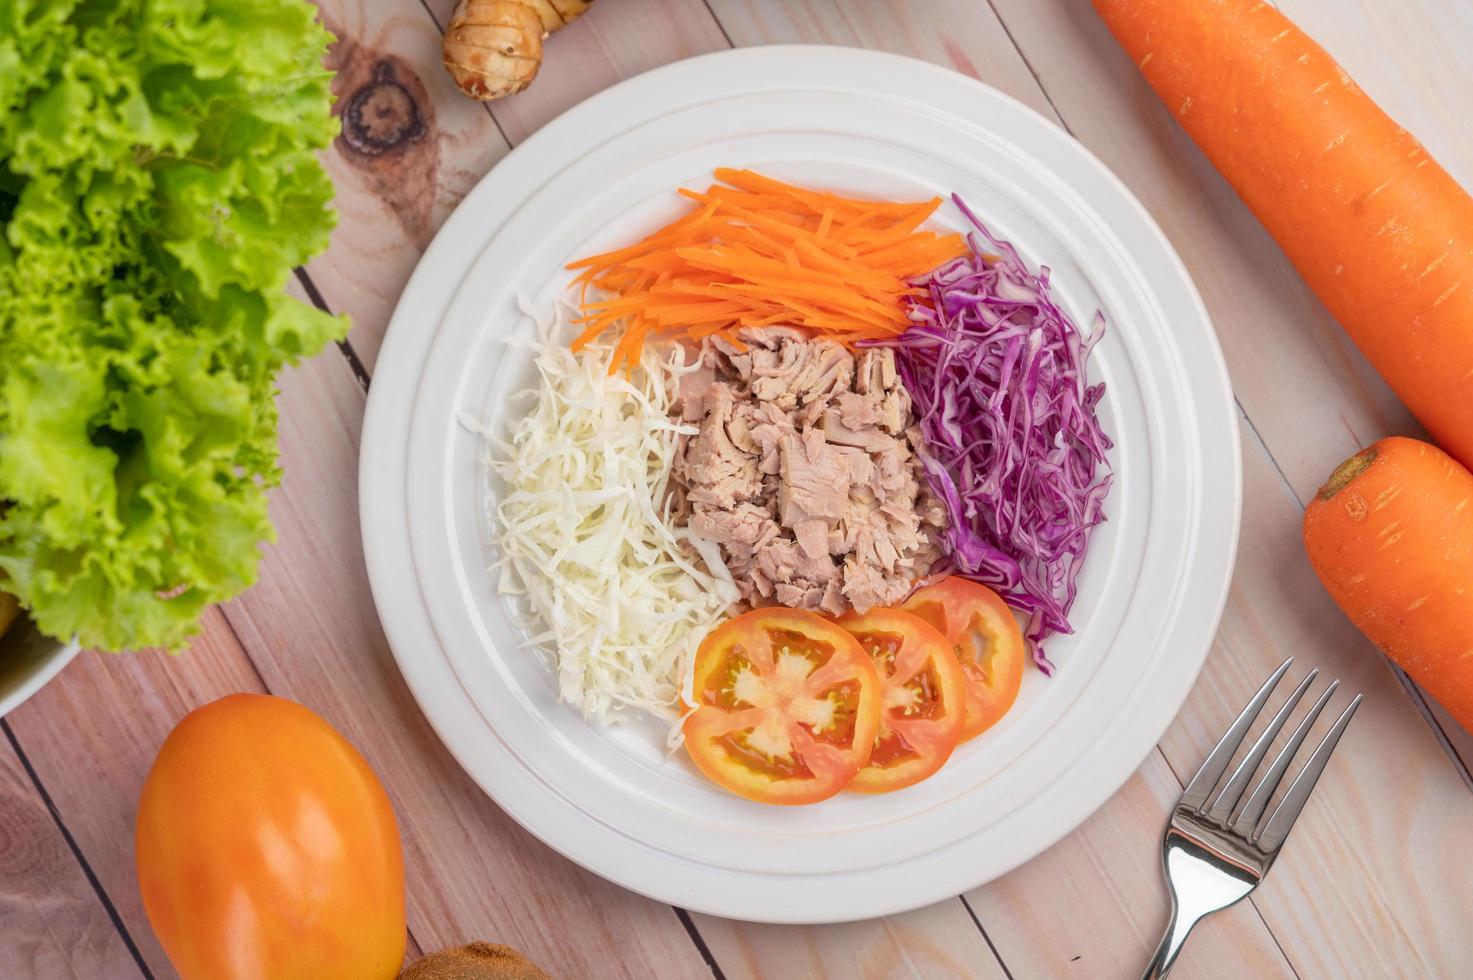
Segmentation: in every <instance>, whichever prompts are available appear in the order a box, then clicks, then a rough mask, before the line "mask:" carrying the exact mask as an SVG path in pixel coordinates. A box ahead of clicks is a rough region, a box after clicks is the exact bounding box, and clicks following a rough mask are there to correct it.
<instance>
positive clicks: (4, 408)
mask: <svg viewBox="0 0 1473 980" xmlns="http://www.w3.org/2000/svg"><path fill="white" fill-rule="evenodd" d="M330 40H331V38H330V36H329V35H328V34H327V32H326V31H325V30H323V29H322V27H321V26H319V25H318V24H317V23H316V21H315V19H314V11H313V8H312V7H311V6H310V5H309V4H307V3H306V2H304V0H208V2H199V0H80V2H79V0H5V2H3V3H0V582H3V583H4V588H5V590H6V591H8V592H11V593H13V594H15V595H16V596H17V597H18V598H19V599H20V600H21V602H22V603H23V604H24V605H25V606H26V607H27V608H28V609H29V610H30V615H31V618H32V619H33V620H34V621H35V622H36V623H37V625H38V626H39V627H40V628H41V629H42V630H43V631H44V632H46V633H48V634H50V635H52V636H56V637H72V636H76V637H78V638H79V639H80V640H81V641H82V642H83V643H84V644H86V645H89V646H98V647H103V648H106V649H129V648H138V647H145V646H164V647H169V648H177V647H179V646H181V645H182V644H183V643H184V641H185V640H186V638H187V637H188V636H189V635H191V634H192V633H194V632H196V631H197V629H198V625H197V622H198V617H199V614H200V612H201V611H202V610H203V609H204V607H205V606H207V605H209V604H211V603H214V602H218V601H221V600H224V599H228V598H230V597H232V596H234V595H237V594H238V593H240V592H241V591H242V590H244V589H245V588H246V587H248V586H249V585H250V584H251V583H252V582H253V581H254V579H255V576H256V567H257V564H258V562H259V558H260V544H261V542H263V541H267V540H270V539H271V537H272V530H271V524H270V521H269V519H268V516H267V511H266V491H267V490H268V488H270V487H271V486H273V485H275V484H276V483H277V482H278V480H279V471H278V469H277V463H276V459H277V453H276V410H275V405H274V400H273V399H274V395H275V381H274V379H275V376H276V374H277V372H278V370H280V368H281V367H282V366H283V365H284V364H286V363H290V362H293V361H295V360H296V359H298V358H300V357H303V356H307V355H310V354H312V353H314V352H316V351H317V350H318V349H319V348H321V347H322V346H323V345H324V344H325V343H327V342H328V341H329V340H332V339H334V338H336V337H339V336H341V335H342V333H343V330H344V328H345V326H346V324H345V322H344V321H342V320H341V319H338V318H334V317H330V316H327V315H326V314H323V313H321V312H319V311H317V310H315V309H312V308H310V307H307V306H304V305H303V304H301V303H298V302H296V301H295V300H292V299H290V298H288V297H287V296H286V295H285V292H284V289H285V286H286V282H287V279H288V277H289V276H290V275H291V270H292V268H293V267H294V266H297V265H300V264H301V263H303V262H305V261H306V260H307V259H308V258H310V257H311V256H312V255H314V254H316V253H318V252H320V251H322V250H323V249H324V248H325V247H326V245H327V236H328V232H329V230H330V229H331V227H332V225H333V221H334V217H333V214H332V211H331V210H330V208H329V201H330V199H331V197H332V186H331V183H330V182H329V180H328V178H327V175H326V174H325V173H324V171H323V169H322V166H321V165H320V163H319V162H318V160H317V154H318V152H319V151H321V150H322V149H324V148H325V147H326V146H327V145H328V143H329V142H330V141H331V140H332V138H333V136H334V135H335V134H336V132H337V123H336V120H334V119H333V117H332V116H331V114H330V105H331V95H330V91H329V83H330V80H331V73H330V72H328V71H327V70H326V69H324V68H323V67H322V60H323V55H324V53H325V50H326V46H327V44H328V42H329V41H330Z"/></svg>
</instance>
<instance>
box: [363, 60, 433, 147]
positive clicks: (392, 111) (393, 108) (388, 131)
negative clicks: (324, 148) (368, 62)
mask: <svg viewBox="0 0 1473 980" xmlns="http://www.w3.org/2000/svg"><path fill="white" fill-rule="evenodd" d="M426 128H427V127H426V126H425V121H424V116H423V114H421V113H420V111H419V103H418V102H416V101H415V99H414V96H412V95H410V94H409V90H408V89H407V88H405V87H404V86H403V85H401V84H400V83H399V81H398V79H396V78H395V77H394V69H393V67H392V66H391V65H390V64H389V63H388V62H387V61H380V62H379V63H378V64H377V65H375V66H374V69H373V77H372V78H371V79H369V81H368V82H366V83H365V84H363V85H361V86H359V88H358V90H357V91H356V92H354V93H353V94H352V95H351V96H349V97H348V103H347V106H346V107H345V108H344V109H343V139H344V141H346V142H347V144H348V145H349V146H351V147H352V148H353V149H354V150H357V151H358V152H359V153H362V154H363V155H365V156H381V155H382V154H385V153H388V152H389V151H390V150H393V149H396V148H398V147H401V146H404V145H406V144H409V143H413V142H415V141H417V140H420V139H423V138H424V135H425V131H426Z"/></svg>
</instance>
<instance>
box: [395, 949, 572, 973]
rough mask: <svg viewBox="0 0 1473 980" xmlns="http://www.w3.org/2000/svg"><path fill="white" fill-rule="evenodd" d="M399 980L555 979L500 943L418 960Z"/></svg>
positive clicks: (444, 950) (445, 952) (436, 954)
mask: <svg viewBox="0 0 1473 980" xmlns="http://www.w3.org/2000/svg"><path fill="white" fill-rule="evenodd" d="M399 980H552V978H551V977H549V976H548V975H547V974H546V973H543V972H542V971H541V970H539V969H537V967H535V966H533V965H532V963H531V962H530V961H529V960H528V959H527V958H526V957H525V956H523V955H522V954H521V953H518V952H517V951H516V950H514V949H512V948H511V947H510V946H502V945H499V944H497V943H471V944H470V945H468V946H456V947H453V948H451V949H442V950H440V951H439V952H438V953H430V954H429V955H428V956H422V957H420V958H419V959H417V960H415V961H414V962H413V963H411V964H409V966H407V967H405V969H404V972H403V973H401V974H399Z"/></svg>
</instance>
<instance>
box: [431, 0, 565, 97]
mask: <svg viewBox="0 0 1473 980" xmlns="http://www.w3.org/2000/svg"><path fill="white" fill-rule="evenodd" d="M591 6H593V0H460V2H459V3H457V4H456V5H455V12H454V13H452V14H451V15H450V26H448V27H447V28H446V29H445V44H444V48H443V52H444V53H443V59H444V62H445V70H446V71H448V72H450V77H451V78H453V79H455V84H456V85H457V86H459V87H460V90H461V91H462V92H464V93H465V94H466V95H469V96H470V97H471V98H473V99H481V100H483V101H489V100H491V99H500V98H503V97H504V96H508V95H515V94H516V93H517V92H520V91H521V90H522V89H524V88H526V87H527V86H528V85H531V84H532V79H534V78H536V77H537V69H538V68H539V67H540V66H541V65H542V41H543V39H544V38H546V37H547V36H548V35H549V34H551V33H552V32H553V31H556V30H558V29H559V28H561V27H563V26H564V25H566V24H570V23H572V22H573V21H574V20H577V19H578V18H579V17H580V16H582V14H583V12H584V11H585V10H587V9H588V8H589V7H591Z"/></svg>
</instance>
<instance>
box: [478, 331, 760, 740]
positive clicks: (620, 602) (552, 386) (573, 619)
mask: <svg viewBox="0 0 1473 980" xmlns="http://www.w3.org/2000/svg"><path fill="white" fill-rule="evenodd" d="M561 319H562V318H561V317H560V318H559V320H557V321H553V322H549V323H546V324H539V325H538V331H537V333H538V340H537V342H536V343H535V344H534V345H533V349H534V351H535V352H536V362H535V363H536V366H537V372H538V377H539V382H538V385H537V387H536V388H534V389H529V390H527V391H524V392H522V393H520V395H519V396H518V400H517V401H515V402H514V404H516V405H517V406H521V405H528V406H529V407H528V409H527V411H526V413H525V414H524V415H521V416H520V417H518V418H517V419H516V420H515V421H514V422H512V423H511V424H510V426H509V427H508V428H509V431H508V432H507V433H506V436H505V438H500V439H497V438H493V439H492V444H493V447H494V448H493V452H492V456H491V458H490V459H489V460H487V462H488V464H489V465H490V466H491V467H492V468H493V470H494V472H495V473H496V475H497V476H499V477H500V478H501V480H502V482H503V483H504V484H505V488H504V492H502V493H500V494H499V495H498V497H497V498H496V499H495V500H494V501H493V506H492V513H491V515H490V517H491V522H492V532H493V538H494V540H495V543H496V546H497V548H498V550H499V552H500V556H501V559H500V565H501V568H502V574H501V576H500V580H499V583H498V588H499V589H500V591H501V592H502V594H515V595H523V596H525V597H526V602H527V605H528V607H529V609H530V612H531V614H532V616H533V618H534V620H535V622H534V623H532V624H531V629H532V630H533V631H534V635H533V638H532V642H533V643H534V644H535V645H536V646H537V647H538V648H540V649H541V650H543V651H544V652H546V653H547V654H548V655H549V656H550V658H551V659H552V661H553V662H554V663H555V664H556V669H557V675H558V689H559V693H560V696H561V697H562V699H563V700H564V701H567V702H570V703H572V704H574V705H576V706H577V707H578V708H579V709H581V710H582V712H583V713H584V715H585V716H586V717H588V718H590V719H596V720H598V721H600V722H609V721H615V720H618V718H619V716H620V713H621V711H622V709H624V708H625V707H636V708H642V709H644V710H646V711H649V712H652V713H653V714H655V715H657V716H659V717H661V718H663V719H666V720H674V719H676V718H677V717H678V715H679V712H680V704H679V701H680V694H681V690H682V687H683V686H684V682H685V678H686V675H687V673H688V671H689V667H690V662H691V660H692V658H693V655H694V653H695V649H696V647H697V646H698V645H699V644H700V641H701V639H702V638H703V637H704V636H705V635H706V633H707V632H708V631H709V630H710V629H711V628H713V627H714V626H716V625H717V624H718V623H719V622H720V621H721V620H722V619H723V617H724V615H725V612H726V610H727V607H728V606H730V605H731V604H732V603H733V602H735V601H736V600H737V597H738V594H737V590H736V587H735V585H734V584H733V582H732V580H731V574H730V572H728V571H727V569H726V567H725V565H724V564H723V563H722V562H721V558H720V552H719V549H717V548H715V547H712V546H711V544H710V543H709V542H705V541H701V540H698V539H696V538H695V537H694V536H693V535H691V534H690V533H689V532H688V531H687V530H686V529H685V528H683V527H676V526H674V521H673V520H672V519H671V517H670V513H669V497H668V494H667V493H666V491H667V488H668V484H669V479H670V466H671V463H672V462H673V461H674V458H675V455H676V452H677V450H678V448H679V444H680V439H681V437H682V436H683V435H689V434H693V433H694V432H695V431H696V430H695V428H694V427H692V426H689V425H683V424H681V423H679V422H678V421H677V420H675V419H672V418H671V417H670V414H669V409H670V403H671V402H672V401H673V400H674V398H675V394H676V387H677V384H678V382H679V379H680V377H681V376H682V375H684V374H686V373H688V372H689V371H690V370H693V369H694V365H692V366H690V367H686V366H683V365H682V363H681V360H682V359H681V356H680V353H679V352H678V351H674V352H671V354H670V359H669V360H668V361H667V360H663V359H661V357H660V356H659V355H658V354H656V353H654V350H653V345H646V347H645V352H644V355H643V357H642V359H641V362H640V368H639V370H638V371H636V372H635V374H634V377H633V379H632V380H626V379H625V378H623V377H621V376H613V377H611V376H610V375H609V370H608V368H609V363H610V359H611V357H612V354H613V345H612V344H610V343H602V342H599V343H594V344H590V345H589V346H587V347H586V348H584V349H583V350H582V351H580V352H579V354H577V355H574V354H573V353H572V352H571V351H570V350H569V349H568V347H567V345H566V343H565V342H564V341H563V340H562V339H561V336H560V335H561V334H562V333H563V330H562V329H561V328H560V327H559V326H558V324H559V323H560V322H561ZM713 556H714V563H713V561H712V559H713Z"/></svg>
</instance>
